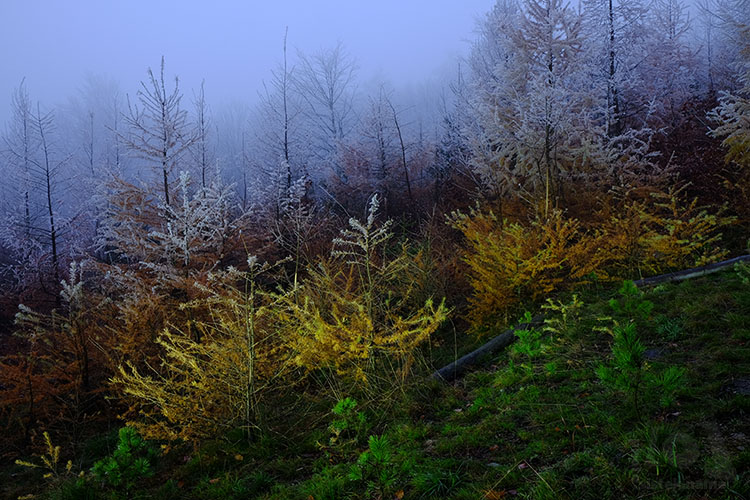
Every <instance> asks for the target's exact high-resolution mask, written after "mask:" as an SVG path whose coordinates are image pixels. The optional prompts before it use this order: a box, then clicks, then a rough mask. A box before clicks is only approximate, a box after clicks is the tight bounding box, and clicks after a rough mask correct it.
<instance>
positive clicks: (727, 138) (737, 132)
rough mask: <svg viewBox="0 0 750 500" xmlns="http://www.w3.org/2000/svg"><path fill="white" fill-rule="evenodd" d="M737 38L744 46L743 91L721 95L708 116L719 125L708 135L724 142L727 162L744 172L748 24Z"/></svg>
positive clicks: (749, 98)
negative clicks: (717, 104) (716, 105)
mask: <svg viewBox="0 0 750 500" xmlns="http://www.w3.org/2000/svg"><path fill="white" fill-rule="evenodd" d="M739 35H740V37H741V38H740V39H741V40H742V43H743V45H742V54H741V55H742V57H743V60H742V62H741V66H740V67H741V68H742V70H744V71H743V73H742V76H741V77H740V82H741V85H742V87H741V88H739V89H738V90H736V91H734V92H726V91H725V92H722V94H721V97H720V98H719V106H718V107H717V108H716V109H714V110H713V111H712V112H711V113H710V115H709V116H710V117H711V118H712V119H713V120H714V122H716V123H717V124H718V125H717V126H716V127H715V128H714V129H713V130H712V131H711V134H712V135H713V136H714V137H719V138H723V140H724V141H723V145H724V146H725V147H726V148H727V150H728V151H727V156H726V161H727V162H728V163H729V162H733V163H735V164H737V165H739V166H740V167H742V168H744V169H747V168H748V167H750V24H746V25H745V26H744V27H742V28H740V33H739Z"/></svg>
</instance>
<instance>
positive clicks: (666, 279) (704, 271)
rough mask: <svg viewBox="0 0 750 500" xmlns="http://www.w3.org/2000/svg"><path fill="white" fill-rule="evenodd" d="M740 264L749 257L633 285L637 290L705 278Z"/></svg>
mask: <svg viewBox="0 0 750 500" xmlns="http://www.w3.org/2000/svg"><path fill="white" fill-rule="evenodd" d="M740 262H750V255H740V256H739V257H735V258H734V259H729V260H724V261H721V262H714V263H713V264H708V265H705V266H701V267H694V268H692V269H685V270H684V271H677V272H674V273H667V274H660V275H659V276H652V277H650V278H643V279H642V280H638V281H634V282H633V283H634V284H635V286H637V287H638V288H641V287H644V286H653V285H659V284H661V283H671V282H675V281H683V280H687V279H691V278H699V277H700V276H706V275H707V274H713V273H717V272H719V271H723V270H724V269H726V268H727V267H730V266H733V265H735V264H739V263H740Z"/></svg>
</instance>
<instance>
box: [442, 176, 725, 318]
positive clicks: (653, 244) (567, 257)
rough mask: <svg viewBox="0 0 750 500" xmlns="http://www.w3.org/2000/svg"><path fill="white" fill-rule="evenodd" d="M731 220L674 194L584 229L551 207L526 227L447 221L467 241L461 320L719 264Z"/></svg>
mask: <svg viewBox="0 0 750 500" xmlns="http://www.w3.org/2000/svg"><path fill="white" fill-rule="evenodd" d="M732 222H733V219H732V218H730V217H723V216H721V214H720V213H719V214H710V213H708V211H707V210H706V209H705V208H704V207H700V206H698V204H697V201H696V200H692V201H685V200H684V199H683V197H682V196H681V191H680V190H670V191H668V192H666V193H659V192H656V193H652V194H651V195H650V196H649V198H648V199H647V200H645V201H643V200H641V201H639V200H635V201H632V200H627V201H624V202H622V203H621V204H620V205H619V206H617V207H616V208H614V209H613V210H612V211H611V212H609V213H607V212H600V215H599V220H598V221H596V220H594V221H590V222H589V224H588V227H587V228H583V227H582V225H581V224H580V222H579V221H578V219H575V218H569V217H566V216H565V214H564V213H563V212H561V211H559V210H555V211H553V212H552V213H551V214H550V216H549V217H548V218H546V219H545V218H543V217H540V216H537V217H536V218H535V219H534V220H532V221H531V222H530V223H527V224H522V223H520V222H508V221H507V220H500V219H498V218H497V217H496V216H495V215H494V213H492V212H480V211H478V210H472V211H471V212H470V213H469V214H462V213H458V212H454V213H453V214H452V215H451V217H450V218H449V223H450V224H452V225H453V227H455V228H457V229H459V230H460V231H461V232H462V233H463V235H464V237H465V238H466V241H467V243H468V248H467V250H466V251H465V254H464V261H465V262H466V264H467V265H468V266H469V270H470V272H469V279H470V282H471V285H472V288H473V290H474V293H473V296H472V297H471V298H470V300H469V302H470V311H469V314H468V317H469V320H470V321H471V323H472V325H473V326H475V327H477V326H479V325H482V324H484V323H485V322H486V321H487V319H488V318H493V317H494V318H498V319H502V317H501V316H500V315H502V314H506V313H507V312H509V311H510V310H511V309H512V308H513V307H514V306H516V305H518V304H519V303H521V302H523V301H526V300H532V301H534V300H538V299H540V298H542V297H544V296H545V295H548V294H550V293H552V292H553V291H557V290H565V289H571V288H574V287H576V286H579V285H581V284H584V283H586V282H588V281H589V280H590V279H591V278H593V277H594V276H596V278H597V279H598V280H604V281H608V280H620V279H623V278H632V277H641V276H644V275H653V274H658V273H661V272H665V271H667V270H670V269H681V268H687V267H693V266H700V265H704V264H707V263H709V262H713V261H716V260H719V259H720V258H721V257H723V256H724V255H725V252H724V251H723V250H721V249H720V247H719V245H718V243H719V241H720V239H721V233H720V232H719V230H720V229H721V228H722V227H723V226H726V225H727V224H730V223H732Z"/></svg>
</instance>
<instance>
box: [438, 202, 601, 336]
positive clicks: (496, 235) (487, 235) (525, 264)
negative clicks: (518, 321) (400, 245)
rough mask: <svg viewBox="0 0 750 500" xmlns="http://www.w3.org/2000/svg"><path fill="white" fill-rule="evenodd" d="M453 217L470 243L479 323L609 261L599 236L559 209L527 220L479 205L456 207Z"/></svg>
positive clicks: (473, 311)
mask: <svg viewBox="0 0 750 500" xmlns="http://www.w3.org/2000/svg"><path fill="white" fill-rule="evenodd" d="M449 221H450V223H451V224H452V225H453V227H455V228H457V229H459V230H460V231H461V232H462V233H463V235H464V237H465V238H466V240H467V242H468V244H469V249H468V251H467V252H466V254H465V255H464V261H465V262H466V264H468V266H469V269H470V278H469V279H470V282H471V285H472V287H473V289H474V295H473V297H471V298H470V299H469V301H470V304H471V307H470V312H469V320H470V321H471V323H472V325H473V326H475V327H477V326H479V325H481V324H483V323H484V321H485V320H486V319H487V318H491V317H493V316H494V317H496V316H497V315H498V314H502V313H506V312H507V311H508V310H509V309H511V308H512V307H513V306H515V305H517V304H518V303H519V302H520V301H522V300H526V299H531V300H536V299H539V298H541V297H543V296H544V295H547V294H549V293H551V292H552V291H554V290H559V289H564V288H570V287H573V286H575V285H578V284H581V283H584V282H586V281H587V280H588V278H587V276H589V275H590V274H591V273H592V272H595V271H597V270H598V269H600V268H601V267H602V264H603V263H604V261H605V256H604V255H603V254H602V253H601V252H600V251H599V245H600V238H599V236H598V235H596V234H591V233H589V232H586V231H584V230H583V229H582V228H581V226H580V223H579V222H578V221H577V220H576V219H568V218H566V217H565V216H564V214H563V212H561V211H559V210H553V211H552V212H551V213H550V216H549V218H547V219H544V218H542V217H537V218H536V219H534V220H533V221H532V222H531V223H530V224H528V225H523V224H521V223H510V222H507V221H504V220H499V219H498V218H497V217H496V216H495V214H494V213H492V212H480V211H477V210H472V211H471V212H470V213H469V214H462V213H459V212H454V213H453V214H451V217H450V219H449Z"/></svg>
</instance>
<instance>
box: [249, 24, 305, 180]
mask: <svg viewBox="0 0 750 500" xmlns="http://www.w3.org/2000/svg"><path fill="white" fill-rule="evenodd" d="M288 34H289V29H288V28H287V30H286V31H285V32H284V44H283V60H282V63H281V64H280V65H279V66H278V67H277V68H276V69H275V70H273V71H272V72H271V80H270V82H268V84H266V83H265V82H263V92H262V93H260V94H259V97H260V105H259V107H258V118H259V119H260V121H261V124H260V126H259V127H258V132H257V139H258V142H259V146H260V149H261V152H262V153H264V156H265V159H264V162H265V163H266V164H267V165H271V166H273V168H272V169H271V170H275V167H276V166H277V165H283V166H284V168H285V172H284V175H285V184H286V185H285V187H284V189H285V190H288V189H289V188H291V186H292V182H293V181H294V176H295V174H294V172H293V170H294V169H295V166H297V167H298V166H299V164H300V163H301V156H302V151H301V150H300V139H299V137H298V136H299V125H300V124H299V121H300V113H301V102H300V97H299V94H298V93H297V92H296V88H295V87H294V85H293V82H294V78H295V67H294V66H292V67H290V66H289V62H288V58H287V36H288ZM275 174H276V173H275V172H270V175H272V176H274V177H275Z"/></svg>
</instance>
